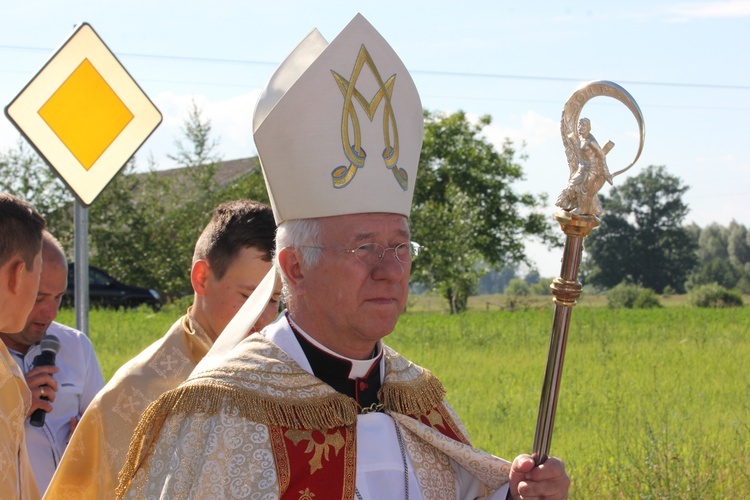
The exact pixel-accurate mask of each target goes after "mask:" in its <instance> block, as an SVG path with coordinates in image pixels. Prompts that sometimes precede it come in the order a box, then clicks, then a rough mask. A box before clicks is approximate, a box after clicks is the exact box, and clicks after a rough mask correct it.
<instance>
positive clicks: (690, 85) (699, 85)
mask: <svg viewBox="0 0 750 500" xmlns="http://www.w3.org/2000/svg"><path fill="white" fill-rule="evenodd" d="M0 49H4V50H20V51H34V52H46V53H49V52H51V51H52V49H45V48H41V47H24V46H18V45H0ZM119 56H121V57H135V58H141V59H158V60H167V61H170V60H171V61H181V62H203V63H216V64H241V65H249V66H273V67H276V66H278V64H279V63H278V62H273V61H256V60H252V59H221V58H215V57H193V56H174V55H163V54H138V53H129V52H122V53H119ZM410 72H411V73H412V74H422V75H433V76H450V77H463V78H486V79H502V80H532V81H550V82H585V81H590V80H592V78H571V77H562V76H538V75H512V74H503V73H470V72H460V71H436V70H422V69H414V70H410ZM618 82H619V83H622V84H625V85H648V86H658V87H678V88H680V87H681V88H701V89H721V90H750V85H725V84H714V83H683V82H651V81H639V80H619V81H618Z"/></svg>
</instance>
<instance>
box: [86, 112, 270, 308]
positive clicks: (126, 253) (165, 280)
mask: <svg viewBox="0 0 750 500" xmlns="http://www.w3.org/2000/svg"><path fill="white" fill-rule="evenodd" d="M182 132H183V134H184V138H182V140H177V141H175V144H176V146H177V149H178V153H177V154H176V155H174V156H170V158H171V159H173V160H175V161H177V163H178V164H179V165H180V167H181V168H180V169H179V170H178V169H176V170H172V171H157V170H156V165H155V164H154V162H153V161H150V162H149V165H148V169H147V171H146V172H136V166H135V162H134V161H131V162H130V163H129V164H128V166H127V167H126V168H125V169H123V171H121V172H120V173H119V174H118V175H117V176H116V178H115V179H114V180H113V181H112V183H110V185H109V186H108V187H107V189H106V190H104V192H102V194H101V195H100V197H99V199H97V201H96V202H95V203H94V204H93V205H92V207H91V209H90V212H89V222H90V226H91V229H90V238H91V250H92V255H91V263H92V264H94V265H97V266H100V267H102V268H104V269H106V270H107V271H108V272H110V273H111V274H112V275H114V276H115V277H116V278H118V279H122V280H124V281H127V282H131V283H137V284H139V285H141V286H147V287H150V288H155V289H157V290H159V291H160V292H162V293H163V294H164V295H165V296H166V297H167V298H171V297H179V296H182V295H185V294H189V293H190V292H191V290H192V287H191V284H190V268H191V265H192V257H193V250H194V247H195V242H196V240H197V239H198V237H199V236H200V234H201V232H202V231H203V228H204V227H205V225H206V223H207V222H208V220H209V219H210V217H211V213H212V210H213V208H214V207H215V206H216V205H218V204H219V203H221V202H223V201H229V200H232V199H238V198H253V199H256V200H258V201H263V202H266V203H267V202H268V197H267V194H266V189H265V183H264V181H263V176H262V173H261V172H260V170H259V169H255V170H254V171H252V172H248V173H246V174H245V175H243V176H242V177H241V178H240V179H237V180H235V181H234V182H233V183H231V184H229V185H222V183H221V182H219V180H218V179H217V178H216V177H215V174H216V172H217V167H218V163H219V161H220V160H219V156H218V155H217V154H216V152H215V149H216V148H217V147H218V143H217V142H216V141H214V140H212V139H211V137H210V133H211V124H210V122H209V121H208V120H206V119H204V118H203V116H202V114H201V112H200V109H198V107H197V106H196V105H195V103H193V106H192V108H191V110H190V112H189V115H188V119H187V121H186V123H185V125H184V126H183V127H182ZM183 140H184V141H185V142H183Z"/></svg>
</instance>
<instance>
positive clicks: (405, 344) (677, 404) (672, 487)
mask: <svg viewBox="0 0 750 500" xmlns="http://www.w3.org/2000/svg"><path fill="white" fill-rule="evenodd" d="M547 301H549V298H547ZM674 301H675V302H674V304H673V306H672V307H666V308H663V309H659V310H612V309H608V308H606V307H587V306H586V301H582V303H581V305H580V306H578V307H576V309H575V310H574V311H573V314H572V325H571V328H570V334H569V339H568V346H567V350H566V359H565V368H564V373H563V377H562V389H561V393H560V400H559V405H558V409H557V416H556V422H555V431H554V434H553V438H552V454H553V455H557V456H560V457H562V458H563V459H564V460H565V462H566V467H567V469H568V473H569V474H570V476H571V478H572V479H573V486H572V490H571V497H572V498H654V499H657V498H658V499H666V498H670V499H671V498H675V499H676V498H680V499H682V498H744V497H746V496H747V495H750V377H749V376H748V371H747V365H748V360H750V308H749V307H744V308H740V309H723V310H709V309H695V308H689V307H684V306H681V305H679V304H680V303H681V302H679V301H677V299H674ZM488 302H490V300H489V299H488V298H477V299H476V300H474V303H473V304H472V303H470V306H471V309H473V310H472V311H470V312H468V313H465V314H461V315H457V316H449V315H446V314H444V313H443V312H441V311H442V309H440V304H439V301H436V302H435V304H434V305H433V304H428V305H425V303H424V302H414V303H411V304H410V306H409V312H408V313H407V314H405V315H403V316H402V318H401V320H400V321H399V324H398V326H397V329H396V331H395V332H394V333H393V334H392V335H391V336H390V337H389V338H388V339H387V343H388V344H389V345H390V346H392V347H394V348H395V349H397V350H399V351H400V352H401V353H403V354H404V355H405V356H407V357H408V358H410V359H412V360H414V361H416V362H419V364H421V365H423V366H425V367H427V368H429V369H430V370H432V371H433V372H434V373H435V374H436V375H437V376H438V377H440V379H441V380H442V381H443V384H444V385H445V387H446V389H447V390H448V400H449V401H450V403H451V404H452V405H453V406H454V408H455V409H456V410H457V412H458V413H459V415H461V417H462V419H463V420H464V423H465V424H466V426H467V428H468V430H469V433H470V436H471V437H472V439H473V441H474V444H475V445H477V446H478V447H480V448H483V449H486V450H488V451H490V452H492V453H494V454H496V455H499V456H503V457H506V458H510V459H512V458H513V457H514V456H515V455H517V454H518V453H523V452H530V450H531V448H532V446H533V441H534V429H535V426H536V414H537V410H538V406H539V394H540V390H541V384H542V379H543V376H544V365H545V362H546V357H547V347H548V343H549V331H550V327H551V321H552V314H551V308H550V307H549V303H548V302H539V303H533V304H526V307H525V308H522V309H521V310H517V311H515V312H509V311H505V310H501V307H502V304H500V303H498V304H497V305H489V306H487V305H486V304H487V303H488ZM593 303H594V301H589V306H591V305H593ZM417 311H432V312H417ZM180 314H181V311H177V310H164V311H162V312H159V313H153V312H149V311H146V310H139V311H133V312H115V311H99V310H95V311H92V312H91V314H90V330H91V332H92V333H91V338H92V341H93V342H94V345H95V347H96V350H97V354H98V356H99V360H100V363H101V365H102V370H103V371H104V373H105V378H109V377H110V376H111V375H112V374H113V373H114V371H115V370H116V369H117V367H119V366H120V365H121V364H122V363H123V362H124V361H126V360H127V359H129V358H130V357H132V356H133V355H134V354H136V353H137V352H139V351H140V350H141V349H142V348H143V347H145V346H146V345H148V344H149V343H150V342H152V341H153V340H155V339H157V338H159V337H160V336H161V335H163V333H164V332H165V331H166V330H167V328H168V327H169V326H170V325H171V324H172V322H173V321H174V320H176V319H177V318H178V317H179V316H180ZM59 320H61V321H62V322H65V323H68V324H73V322H74V319H73V313H72V311H62V312H61V314H60V317H59Z"/></svg>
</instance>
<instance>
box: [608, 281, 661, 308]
mask: <svg viewBox="0 0 750 500" xmlns="http://www.w3.org/2000/svg"><path fill="white" fill-rule="evenodd" d="M607 304H608V305H609V307H611V308H612V309H622V308H626V309H650V308H653V307H661V304H660V303H659V298H658V297H657V295H656V293H654V291H653V290H651V289H650V288H643V287H642V286H640V285H634V284H633V283H624V282H623V283H620V284H619V285H617V286H616V287H614V288H612V289H611V290H610V291H609V292H607Z"/></svg>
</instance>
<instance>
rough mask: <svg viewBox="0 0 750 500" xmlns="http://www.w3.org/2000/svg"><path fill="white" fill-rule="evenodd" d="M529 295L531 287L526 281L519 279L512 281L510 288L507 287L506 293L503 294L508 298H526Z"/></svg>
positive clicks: (509, 284)
mask: <svg viewBox="0 0 750 500" xmlns="http://www.w3.org/2000/svg"><path fill="white" fill-rule="evenodd" d="M529 293H530V290H529V285H528V284H527V283H526V282H525V281H524V280H520V279H518V278H513V279H512V280H510V282H509V283H508V286H507V287H505V291H504V292H503V294H504V295H506V296H509V295H512V296H514V297H526V296H528V295H529Z"/></svg>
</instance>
